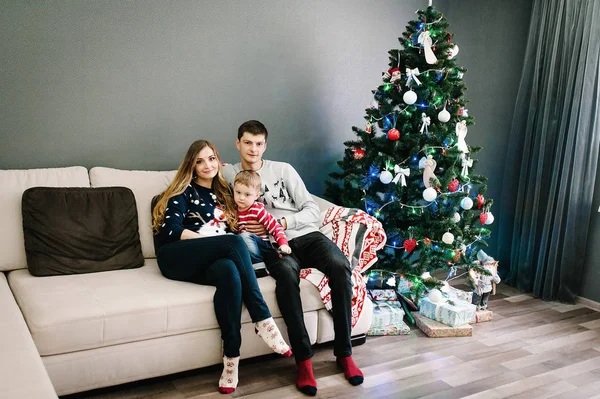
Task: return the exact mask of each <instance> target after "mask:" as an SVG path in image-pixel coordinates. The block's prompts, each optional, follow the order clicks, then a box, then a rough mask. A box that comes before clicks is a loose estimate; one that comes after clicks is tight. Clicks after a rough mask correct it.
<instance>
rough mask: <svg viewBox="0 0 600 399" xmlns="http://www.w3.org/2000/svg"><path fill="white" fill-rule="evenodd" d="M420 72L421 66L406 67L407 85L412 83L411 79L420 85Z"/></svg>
mask: <svg viewBox="0 0 600 399" xmlns="http://www.w3.org/2000/svg"><path fill="white" fill-rule="evenodd" d="M420 74H421V73H420V72H419V68H415V69H410V68H406V85H407V86H408V85H409V84H410V81H411V80H414V81H415V83H416V84H417V85H419V86H420V85H421V81H420V80H419V78H417V76H419V75H420Z"/></svg>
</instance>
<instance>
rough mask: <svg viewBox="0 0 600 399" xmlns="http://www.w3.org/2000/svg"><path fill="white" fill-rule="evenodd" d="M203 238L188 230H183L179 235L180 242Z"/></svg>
mask: <svg viewBox="0 0 600 399" xmlns="http://www.w3.org/2000/svg"><path fill="white" fill-rule="evenodd" d="M201 237H204V236H202V235H200V234H198V233H196V232H194V231H192V230H188V229H184V230H183V232H182V233H181V239H182V240H191V239H193V238H201Z"/></svg>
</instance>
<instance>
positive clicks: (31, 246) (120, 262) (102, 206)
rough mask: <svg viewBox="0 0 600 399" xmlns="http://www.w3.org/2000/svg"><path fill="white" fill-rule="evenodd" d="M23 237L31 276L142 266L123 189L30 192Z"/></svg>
mask: <svg viewBox="0 0 600 399" xmlns="http://www.w3.org/2000/svg"><path fill="white" fill-rule="evenodd" d="M22 213H23V233H24V236H25V252H26V254H27V265H28V268H29V272H30V273H31V274H33V275H34V276H54V275H61V274H79V273H94V272H102V271H108V270H118V269H133V268H136V267H140V266H142V265H143V264H144V257H143V256H142V248H141V244H140V236H139V233H138V215H137V209H136V206H135V197H134V195H133V193H132V192H131V190H130V189H128V188H125V187H104V188H62V187H61V188H54V187H33V188H30V189H28V190H26V191H25V192H24V193H23V198H22Z"/></svg>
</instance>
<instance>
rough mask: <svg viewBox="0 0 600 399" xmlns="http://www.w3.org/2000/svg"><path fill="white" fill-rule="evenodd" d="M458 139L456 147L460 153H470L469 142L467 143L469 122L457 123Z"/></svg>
mask: <svg viewBox="0 0 600 399" xmlns="http://www.w3.org/2000/svg"><path fill="white" fill-rule="evenodd" d="M456 137H458V142H457V143H456V146H457V147H458V149H459V150H460V152H465V153H468V152H469V147H467V142H466V141H465V137H467V121H465V120H462V121H460V122H457V123H456Z"/></svg>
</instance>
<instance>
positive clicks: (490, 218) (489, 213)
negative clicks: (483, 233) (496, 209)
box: [485, 212, 494, 224]
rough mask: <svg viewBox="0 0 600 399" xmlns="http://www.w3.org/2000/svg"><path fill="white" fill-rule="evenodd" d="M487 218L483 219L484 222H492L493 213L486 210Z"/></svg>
mask: <svg viewBox="0 0 600 399" xmlns="http://www.w3.org/2000/svg"><path fill="white" fill-rule="evenodd" d="M487 216H488V217H487V220H486V221H485V224H492V223H494V215H492V212H488V213H487Z"/></svg>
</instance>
